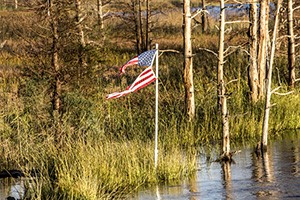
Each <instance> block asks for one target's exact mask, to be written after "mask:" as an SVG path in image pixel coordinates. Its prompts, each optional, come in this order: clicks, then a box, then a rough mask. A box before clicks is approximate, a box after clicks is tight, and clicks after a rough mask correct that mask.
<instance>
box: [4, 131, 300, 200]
mask: <svg viewBox="0 0 300 200" xmlns="http://www.w3.org/2000/svg"><path fill="white" fill-rule="evenodd" d="M296 135H297V134H296ZM299 136H300V135H299V134H298V137H294V138H292V139H291V138H289V139H283V140H278V141H272V142H270V143H269V149H268V152H267V153H266V154H265V155H261V156H260V157H257V155H256V154H255V153H253V146H244V147H238V148H237V149H236V150H241V152H240V153H238V154H236V155H234V160H235V163H232V164H227V165H226V164H225V165H221V164H220V163H218V162H211V161H208V160H207V155H205V154H201V155H200V156H199V158H198V163H199V164H198V167H199V170H198V171H197V173H196V174H195V177H194V178H192V179H191V180H189V181H185V182H183V183H181V184H178V185H166V186H158V187H155V188H152V189H147V190H141V191H139V192H138V193H137V194H135V195H133V196H131V197H128V198H127V199H130V200H154V199H157V200H186V199H187V200H197V199H209V200H210V199H217V200H220V199H234V200H235V199H238V200H239V199H246V200H251V199H271V200H276V199H287V200H288V199H291V200H294V199H300V137H299ZM214 154H215V155H217V152H214V153H212V154H211V155H214ZM213 157H214V156H212V158H211V159H210V160H213V159H214V158H213ZM215 157H217V156H215ZM22 189H23V186H22V184H20V180H16V179H11V180H8V179H0V200H5V199H6V197H7V196H9V195H11V196H12V195H15V196H18V195H19V196H22V195H23V194H22ZM18 192H19V194H18Z"/></svg>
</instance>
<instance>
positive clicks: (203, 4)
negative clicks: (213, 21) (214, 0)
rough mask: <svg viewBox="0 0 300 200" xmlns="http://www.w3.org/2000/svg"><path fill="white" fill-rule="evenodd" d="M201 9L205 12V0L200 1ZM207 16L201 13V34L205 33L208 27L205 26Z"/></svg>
mask: <svg viewBox="0 0 300 200" xmlns="http://www.w3.org/2000/svg"><path fill="white" fill-rule="evenodd" d="M202 9H203V11H205V10H206V2H205V0H202ZM207 22H208V21H207V15H206V12H203V13H202V32H203V33H206V32H207V27H208V24H207Z"/></svg>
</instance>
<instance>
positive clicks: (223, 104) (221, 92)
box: [218, 0, 230, 160]
mask: <svg viewBox="0 0 300 200" xmlns="http://www.w3.org/2000/svg"><path fill="white" fill-rule="evenodd" d="M225 19H226V16H225V3H224V0H220V25H219V54H218V99H219V106H220V108H221V115H222V133H223V134H222V135H223V140H222V146H223V148H222V156H221V157H223V158H224V160H230V138H229V114H228V110H227V97H226V83H225V80H224V63H225V61H224V40H225V23H226V22H225Z"/></svg>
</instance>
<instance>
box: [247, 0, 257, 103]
mask: <svg viewBox="0 0 300 200" xmlns="http://www.w3.org/2000/svg"><path fill="white" fill-rule="evenodd" d="M249 18H250V22H251V24H250V27H249V28H250V67H249V85H250V90H251V100H252V102H254V103H255V102H257V100H258V91H259V80H258V68H257V44H258V43H257V32H258V22H257V20H258V14H257V4H256V1H255V0H251V5H250V17H249Z"/></svg>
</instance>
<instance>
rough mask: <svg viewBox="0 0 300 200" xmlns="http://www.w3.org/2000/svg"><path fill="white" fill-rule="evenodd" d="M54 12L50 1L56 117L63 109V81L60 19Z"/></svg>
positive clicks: (54, 110)
mask: <svg viewBox="0 0 300 200" xmlns="http://www.w3.org/2000/svg"><path fill="white" fill-rule="evenodd" d="M53 10H54V3H53V1H52V0H50V1H49V14H50V26H51V32H52V53H51V56H52V59H51V65H52V67H53V69H54V72H55V84H54V91H53V99H52V105H53V112H54V113H53V114H54V116H55V112H59V111H60V109H61V80H60V71H61V68H60V65H59V61H58V30H57V29H58V19H57V17H58V16H56V14H55V13H54V12H53Z"/></svg>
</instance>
